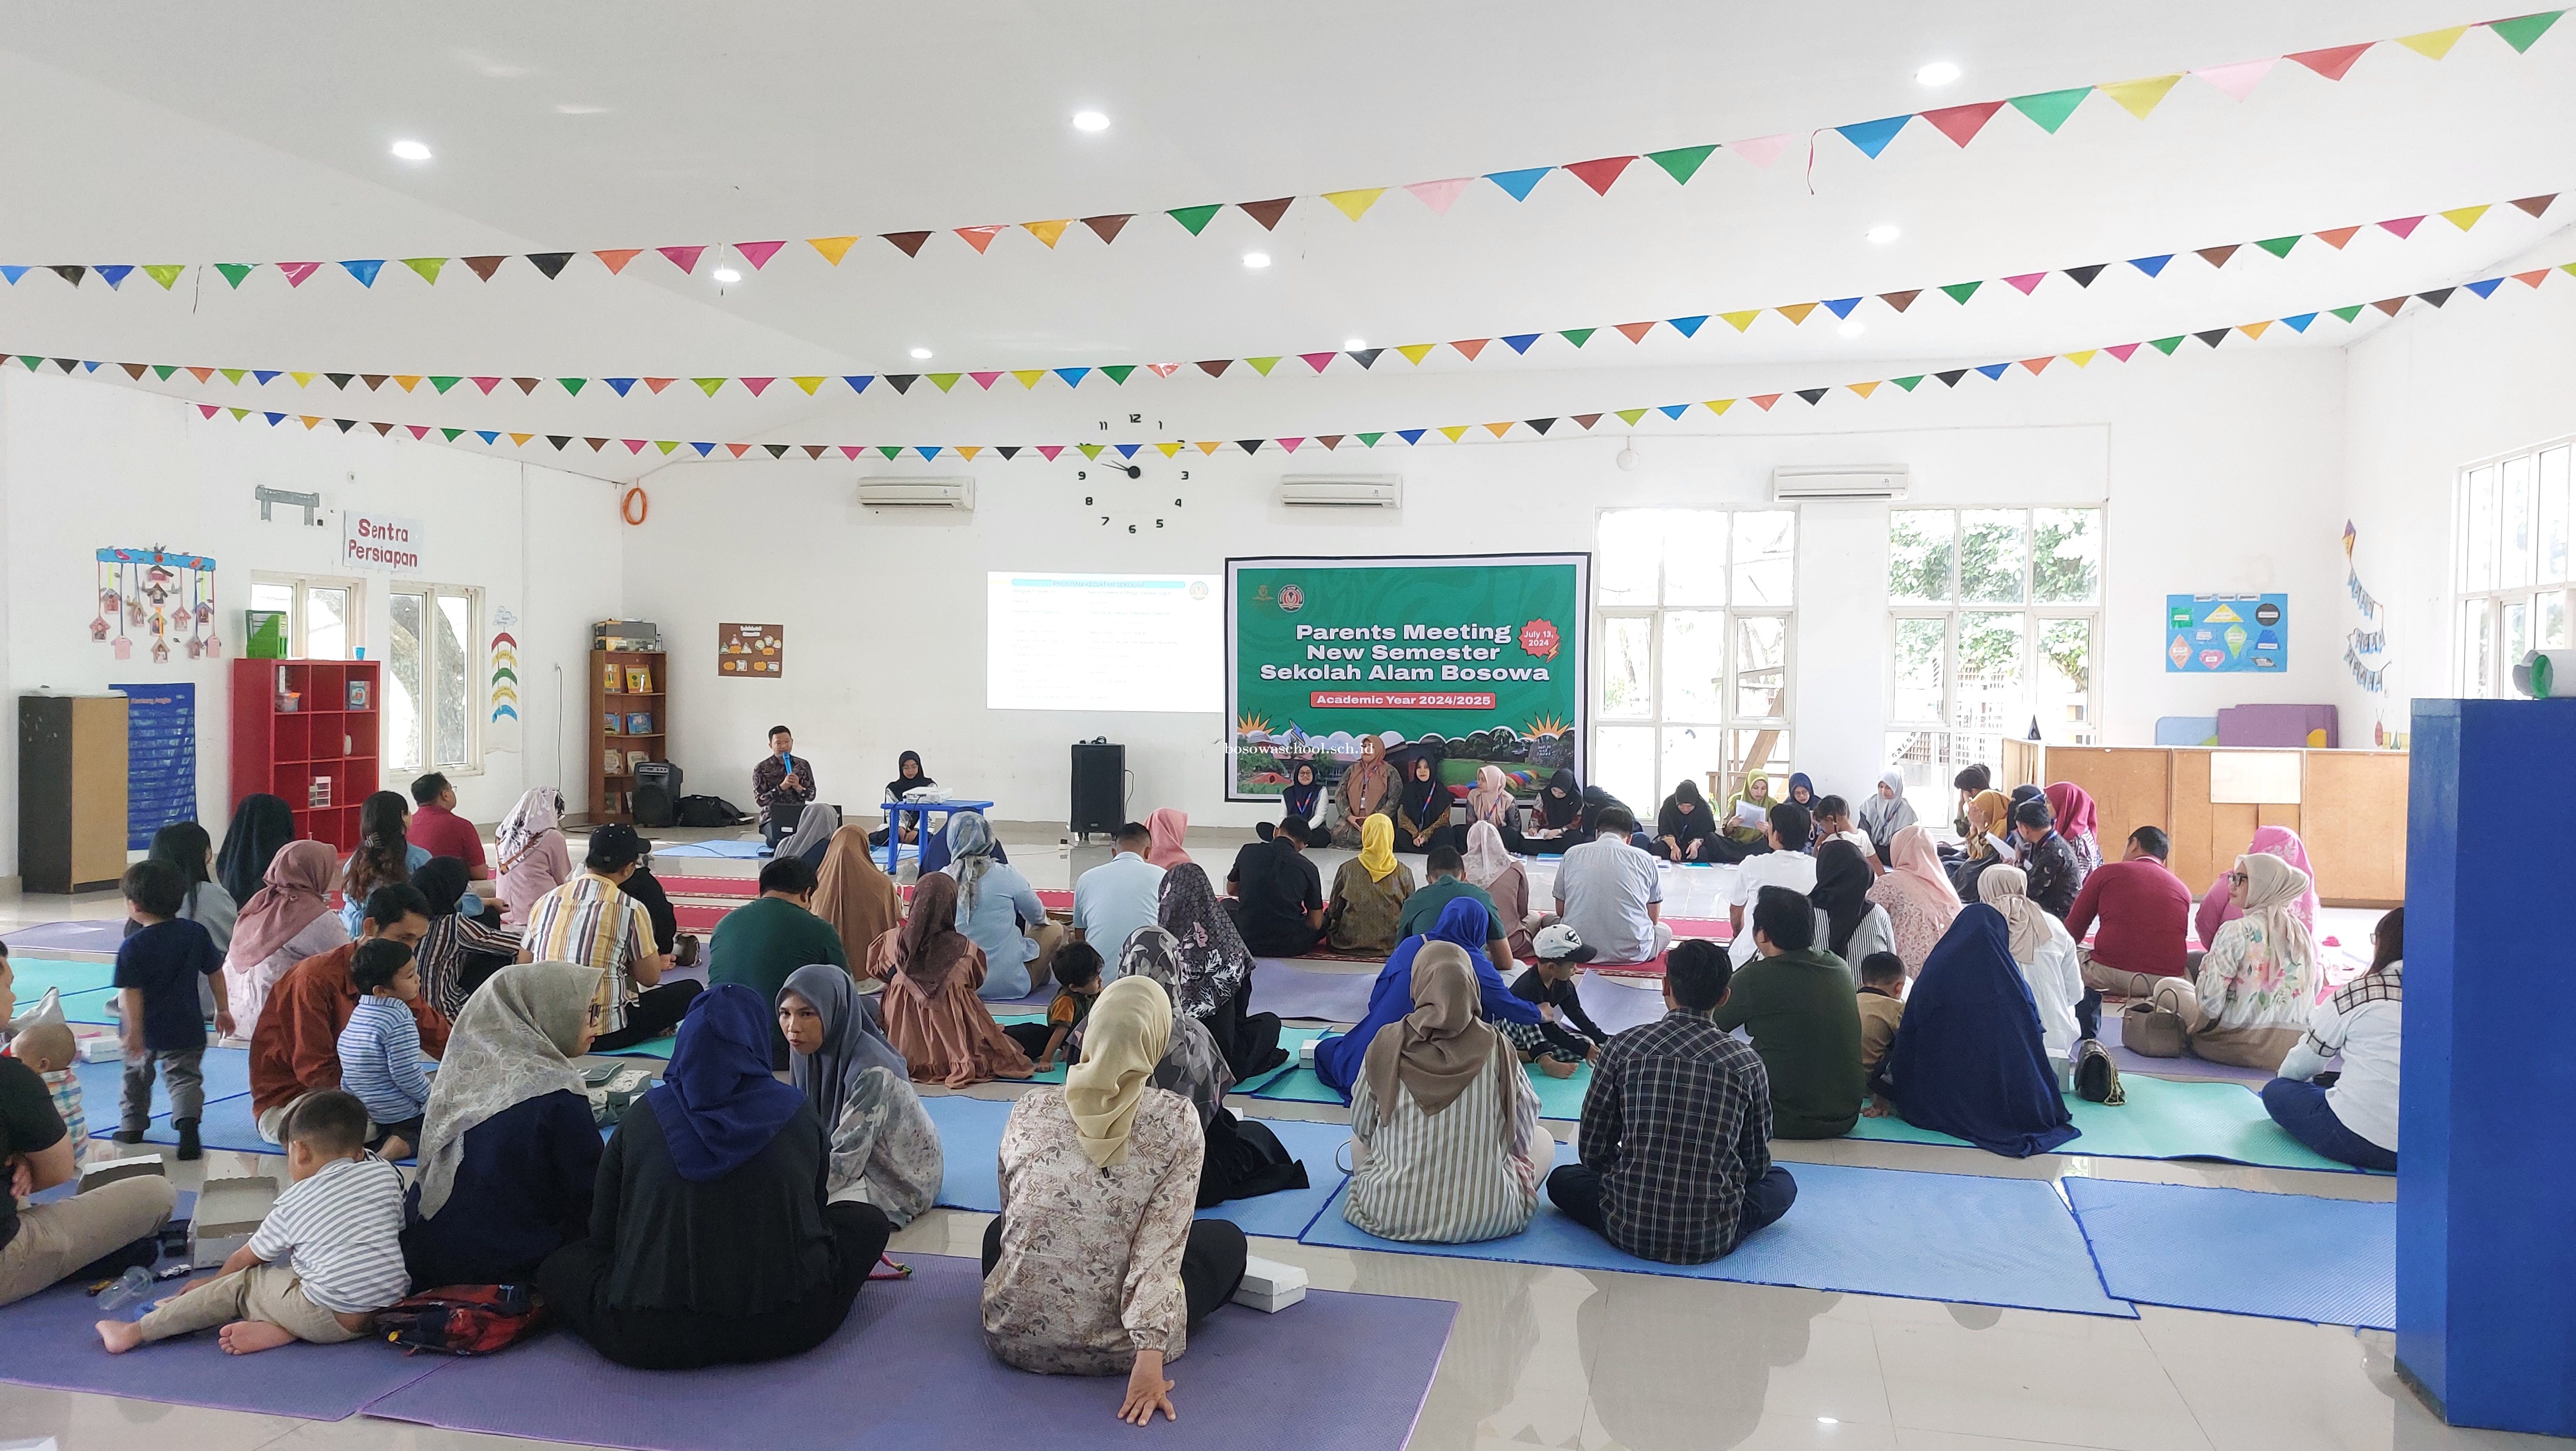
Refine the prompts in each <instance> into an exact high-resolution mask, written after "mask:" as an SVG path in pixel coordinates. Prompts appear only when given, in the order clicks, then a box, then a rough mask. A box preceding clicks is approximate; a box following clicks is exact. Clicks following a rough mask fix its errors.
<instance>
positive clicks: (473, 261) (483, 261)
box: [464, 257, 510, 282]
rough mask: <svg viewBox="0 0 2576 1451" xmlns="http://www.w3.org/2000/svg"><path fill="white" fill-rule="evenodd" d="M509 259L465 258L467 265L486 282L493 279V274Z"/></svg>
mask: <svg viewBox="0 0 2576 1451" xmlns="http://www.w3.org/2000/svg"><path fill="white" fill-rule="evenodd" d="M509 260H510V259H509V258H507V257H468V258H465V259H464V261H465V265H466V267H467V268H469V269H470V270H472V272H473V273H474V275H475V276H476V277H479V278H481V279H482V280H484V281H485V282H489V281H491V280H492V274H493V273H495V272H498V271H500V270H501V264H502V263H504V262H507V261H509Z"/></svg>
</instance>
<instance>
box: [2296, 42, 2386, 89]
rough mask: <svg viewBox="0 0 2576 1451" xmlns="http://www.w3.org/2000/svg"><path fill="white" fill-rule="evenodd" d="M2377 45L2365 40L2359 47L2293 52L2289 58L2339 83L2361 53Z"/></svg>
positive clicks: (2332, 47)
mask: <svg viewBox="0 0 2576 1451" xmlns="http://www.w3.org/2000/svg"><path fill="white" fill-rule="evenodd" d="M2377 43H2378V42H2376V41H2368V40H2365V41H2363V42H2362V43H2361V44H2359V45H2337V46H2331V47H2329V48H2327V49H2325V50H2294V51H2292V52H2290V56H2289V58H2290V59H2291V60H2294V61H2297V62H2298V63H2299V64H2301V65H2303V66H2306V67H2307V68H2308V69H2310V70H2312V71H2315V72H2316V73H2317V74H2318V75H2321V76H2323V77H2325V78H2326V79H2327V80H2330V81H2339V80H2342V79H2343V76H2344V72H2346V71H2348V70H2351V69H2352V63H2353V62H2354V61H2357V60H2359V59H2361V56H2362V52H2364V51H2366V50H2368V49H2370V48H2371V46H2373V45H2375V44H2377Z"/></svg>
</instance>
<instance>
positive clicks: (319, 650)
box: [244, 575, 367, 660]
mask: <svg viewBox="0 0 2576 1451" xmlns="http://www.w3.org/2000/svg"><path fill="white" fill-rule="evenodd" d="M366 598H367V590H366V586H364V585H362V584H360V583H358V582H357V581H356V580H352V579H312V578H299V577H295V576H290V575H255V576H253V577H252V579H251V584H250V608H251V609H254V610H275V611H278V612H280V613H282V614H284V615H285V616H286V635H287V640H286V653H287V654H288V655H290V656H292V657H294V658H296V659H298V660H347V659H351V658H354V655H355V652H356V650H357V647H359V646H360V645H363V644H365V643H366V638H367V636H366V631H365V629H364V628H363V625H364V621H363V620H361V619H360V618H359V611H360V610H361V609H362V608H363V607H364V605H365V603H366ZM244 633H245V634H247V633H248V632H247V629H245V632H244Z"/></svg>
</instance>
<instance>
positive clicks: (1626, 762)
mask: <svg viewBox="0 0 2576 1451" xmlns="http://www.w3.org/2000/svg"><path fill="white" fill-rule="evenodd" d="M1592 738H1593V744H1594V746H1595V748H1596V756H1597V759H1596V760H1595V761H1594V762H1593V765H1592V779H1593V781H1594V782H1595V783H1597V784H1598V785H1599V786H1600V787H1601V789H1602V790H1604V791H1607V792H1609V793H1610V794H1611V795H1613V796H1616V797H1618V798H1619V799H1620V800H1622V801H1625V802H1627V803H1628V804H1629V805H1630V806H1631V807H1634V808H1635V809H1636V810H1637V811H1638V812H1639V813H1640V814H1644V813H1649V812H1652V811H1653V810H1654V809H1655V804H1656V803H1658V802H1660V801H1662V800H1663V799H1664V798H1663V795H1662V793H1660V792H1658V791H1657V790H1656V789H1655V732H1654V728H1653V727H1651V726H1603V727H1601V728H1600V729H1599V730H1596V731H1594V732H1593V733H1592Z"/></svg>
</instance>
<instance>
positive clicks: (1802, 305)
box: [1772, 302, 1816, 324]
mask: <svg viewBox="0 0 2576 1451" xmlns="http://www.w3.org/2000/svg"><path fill="white" fill-rule="evenodd" d="M1815 310H1816V305H1815V304H1814V303H1812V302H1793V303H1790V304H1789V305H1788V306H1787V307H1780V308H1774V309H1772V311H1774V312H1777V313H1779V314H1780V315H1781V316H1782V317H1785V318H1787V319H1788V320H1789V321H1790V322H1791V323H1793V324H1795V323H1802V322H1805V321H1806V320H1807V314H1809V313H1811V312H1814V311H1815Z"/></svg>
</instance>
